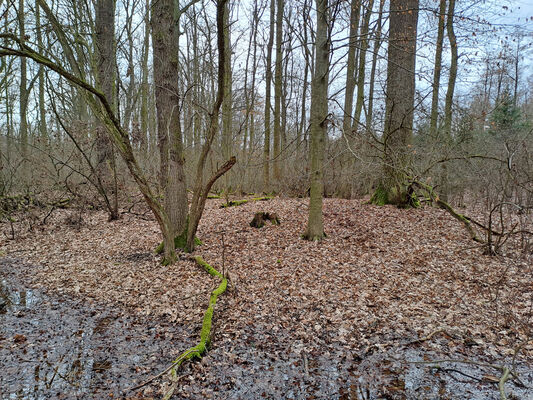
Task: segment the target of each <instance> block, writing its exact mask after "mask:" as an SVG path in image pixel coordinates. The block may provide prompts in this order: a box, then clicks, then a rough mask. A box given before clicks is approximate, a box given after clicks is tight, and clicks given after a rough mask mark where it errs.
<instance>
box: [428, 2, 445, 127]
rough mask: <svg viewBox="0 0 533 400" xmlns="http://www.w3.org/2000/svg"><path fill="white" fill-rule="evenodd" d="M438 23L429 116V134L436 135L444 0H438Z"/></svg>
mask: <svg viewBox="0 0 533 400" xmlns="http://www.w3.org/2000/svg"><path fill="white" fill-rule="evenodd" d="M438 18H439V25H438V28H437V48H436V50H435V69H434V70H433V92H432V96H431V117H430V122H429V134H430V136H431V137H436V135H437V120H438V117H439V89H440V73H441V70H442V44H443V41H444V21H445V19H446V0H440V6H439V14H438Z"/></svg>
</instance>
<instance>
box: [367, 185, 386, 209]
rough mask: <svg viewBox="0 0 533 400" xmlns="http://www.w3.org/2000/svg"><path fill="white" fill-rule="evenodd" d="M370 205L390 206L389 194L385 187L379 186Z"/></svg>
mask: <svg viewBox="0 0 533 400" xmlns="http://www.w3.org/2000/svg"><path fill="white" fill-rule="evenodd" d="M369 203H370V204H375V205H376V206H384V205H385V204H389V193H388V192H387V190H386V189H385V188H384V187H383V185H379V186H378V188H377V189H376V191H375V192H374V194H373V195H372V197H371V198H370V200H369Z"/></svg>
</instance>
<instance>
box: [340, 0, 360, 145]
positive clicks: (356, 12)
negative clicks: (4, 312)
mask: <svg viewBox="0 0 533 400" xmlns="http://www.w3.org/2000/svg"><path fill="white" fill-rule="evenodd" d="M361 6H362V2H361V0H352V2H351V7H350V38H349V42H348V61H347V64H346V89H345V91H344V118H343V123H342V132H343V135H350V136H351V133H352V109H353V95H354V91H355V83H356V79H355V72H356V65H357V58H356V50H357V47H358V46H357V42H358V33H359V17H360V15H361Z"/></svg>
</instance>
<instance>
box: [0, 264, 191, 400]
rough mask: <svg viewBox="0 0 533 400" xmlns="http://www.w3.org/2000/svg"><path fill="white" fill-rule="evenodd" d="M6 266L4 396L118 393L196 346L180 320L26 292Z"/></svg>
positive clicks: (1, 320)
mask: <svg viewBox="0 0 533 400" xmlns="http://www.w3.org/2000/svg"><path fill="white" fill-rule="evenodd" d="M7 271H8V270H7V269H6V261H5V260H3V261H2V260H0V299H1V300H0V399H2V400H11V399H31V400H45V399H51V398H54V399H87V398H90V399H102V398H116V397H121V396H123V395H125V394H126V393H128V392H127V389H128V388H131V387H133V386H135V385H136V384H138V383H140V382H142V381H144V380H145V379H147V378H148V377H149V376H151V375H152V374H155V373H157V372H159V371H160V370H162V369H164V368H165V367H166V366H167V363H168V362H170V360H172V357H174V356H175V353H176V352H177V351H178V350H179V349H181V348H185V347H186V346H190V345H191V344H190V343H188V342H187V340H188V339H187V338H189V337H191V338H192V337H193V332H188V331H186V330H185V329H184V328H183V327H181V326H179V325H171V324H168V323H166V322H165V321H155V320H149V319H146V318H140V317H139V318H136V317H135V315H132V314H130V313H126V312H124V311H123V310H120V309H119V308H112V307H109V306H104V305H102V304H98V303H97V302H94V301H91V300H87V301H81V300H75V299H67V298H61V297H56V296H53V295H49V294H46V293H44V292H42V291H40V290H31V289H27V288H24V287H23V286H22V285H21V284H19V283H18V281H17V279H16V277H15V276H14V275H13V274H9V273H8V272H7ZM184 340H185V342H187V343H184ZM150 390H151V391H152V392H153V393H154V394H157V392H158V387H157V385H156V386H155V387H152V388H151V389H150ZM128 395H130V396H131V395H132V393H128ZM156 397H157V396H156Z"/></svg>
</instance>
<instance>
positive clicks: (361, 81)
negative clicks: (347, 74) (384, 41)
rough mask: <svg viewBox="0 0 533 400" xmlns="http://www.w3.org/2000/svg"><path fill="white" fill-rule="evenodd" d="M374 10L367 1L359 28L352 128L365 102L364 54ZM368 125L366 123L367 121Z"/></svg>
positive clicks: (371, 3)
mask: <svg viewBox="0 0 533 400" xmlns="http://www.w3.org/2000/svg"><path fill="white" fill-rule="evenodd" d="M373 8H374V0H369V1H368V4H367V10H366V12H365V16H364V18H363V26H362V27H361V35H360V36H361V50H360V51H359V71H358V72H357V101H356V103H355V114H354V118H353V123H354V127H353V128H352V129H354V130H355V129H356V128H357V124H359V123H360V122H361V121H360V119H361V111H362V110H363V103H364V101H365V70H366V53H367V49H368V32H369V29H368V28H369V26H370V16H371V15H372V9H373ZM367 123H368V121H367Z"/></svg>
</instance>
